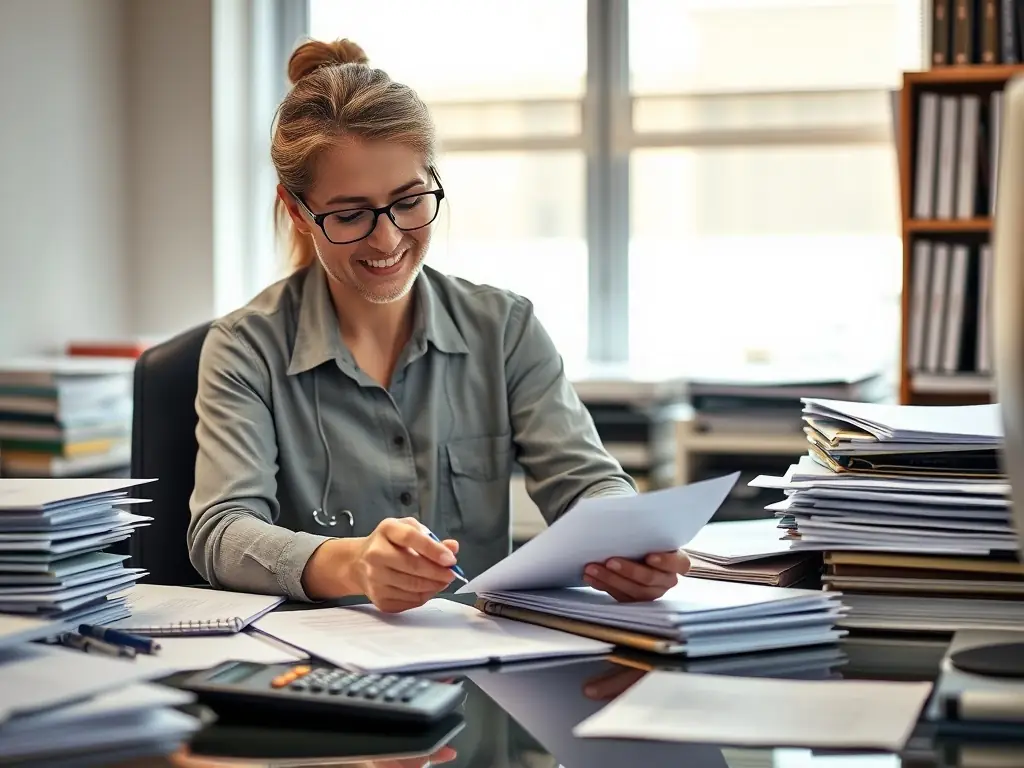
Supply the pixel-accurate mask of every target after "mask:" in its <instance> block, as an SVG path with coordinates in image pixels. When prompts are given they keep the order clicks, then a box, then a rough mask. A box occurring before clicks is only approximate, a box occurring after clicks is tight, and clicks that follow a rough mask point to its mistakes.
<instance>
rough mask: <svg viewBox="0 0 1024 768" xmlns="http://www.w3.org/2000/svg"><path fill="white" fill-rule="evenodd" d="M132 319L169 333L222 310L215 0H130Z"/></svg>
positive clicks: (140, 329) (148, 329)
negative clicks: (218, 292) (217, 278)
mask: <svg viewBox="0 0 1024 768" xmlns="http://www.w3.org/2000/svg"><path fill="white" fill-rule="evenodd" d="M125 7H126V24H127V32H128V34H127V40H128V45H127V48H128V59H129V62H130V65H131V66H130V70H129V71H130V77H129V80H128V109H129V115H128V124H129V126H130V128H129V131H130V144H129V149H128V165H129V168H130V189H131V192H132V201H131V210H132V216H131V223H130V226H129V231H128V243H129V246H128V247H129V252H130V254H131V265H132V269H131V284H132V298H133V302H132V320H133V323H134V328H135V330H136V332H137V333H139V334H142V335H146V336H149V335H166V334H171V333H175V332H177V331H180V330H184V329H185V328H187V327H189V326H191V325H193V324H196V323H200V322H203V321H206V320H210V319H212V318H213V315H214V306H215V305H214V251H213V242H214V240H213V238H214V232H213V122H212V121H213V83H212V75H211V68H212V49H213V38H212V35H213V18H212V11H211V5H210V0H174V2H167V0H126V5H125Z"/></svg>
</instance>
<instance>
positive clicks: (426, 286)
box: [288, 264, 469, 376]
mask: <svg viewBox="0 0 1024 768" xmlns="http://www.w3.org/2000/svg"><path fill="white" fill-rule="evenodd" d="M414 290H415V292H416V294H415V295H416V304H417V309H416V320H415V330H414V331H413V334H414V338H415V337H417V336H418V335H420V334H422V338H423V339H424V340H426V341H429V342H430V343H431V344H433V345H434V346H435V347H436V348H437V349H438V350H440V351H441V352H445V353H447V354H468V353H469V347H467V346H466V340H465V338H464V337H463V335H462V332H461V331H459V328H458V326H457V325H455V321H454V320H453V319H452V316H451V315H450V314H449V312H448V310H447V308H446V307H445V305H444V303H443V302H442V300H441V298H440V296H439V295H438V293H437V288H436V287H435V286H434V285H433V284H432V282H431V278H430V276H429V275H428V274H427V270H426V269H424V270H423V271H422V272H421V273H420V275H419V277H417V278H416V284H415V286H414ZM349 359H350V353H349V352H348V350H347V349H346V347H345V343H344V342H343V341H342V339H341V330H340V329H339V328H338V316H337V314H336V313H335V311H334V304H333V302H332V300H331V293H330V290H329V289H328V287H327V275H325V274H324V271H323V270H322V269H319V268H318V267H317V266H316V265H315V264H314V265H312V266H310V267H308V268H307V274H306V277H305V280H304V281H303V288H302V303H301V305H300V306H299V320H298V328H297V330H296V333H295V341H294V343H293V345H292V355H291V360H290V361H289V364H288V375H289V376H292V375H295V374H298V373H303V372H304V371H308V370H311V369H313V368H316V367H317V366H318V365H322V364H323V363H326V362H327V361H329V360H346V361H348V360H349Z"/></svg>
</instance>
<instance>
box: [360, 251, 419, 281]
mask: <svg viewBox="0 0 1024 768" xmlns="http://www.w3.org/2000/svg"><path fill="white" fill-rule="evenodd" d="M408 253H409V251H408V250H406V251H402V252H401V253H399V254H396V255H394V256H388V257H387V258H386V259H359V264H360V265H361V266H362V268H364V269H366V270H367V271H368V272H370V273H371V274H379V275H386V274H392V273H394V272H396V271H398V270H399V269H400V268H401V262H402V261H403V260H404V259H406V255H407V254H408Z"/></svg>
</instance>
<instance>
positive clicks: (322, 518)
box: [313, 508, 355, 528]
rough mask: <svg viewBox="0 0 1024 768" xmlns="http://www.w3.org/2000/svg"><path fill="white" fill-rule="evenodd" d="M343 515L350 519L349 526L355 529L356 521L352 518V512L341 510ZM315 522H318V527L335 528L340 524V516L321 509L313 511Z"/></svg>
mask: <svg viewBox="0 0 1024 768" xmlns="http://www.w3.org/2000/svg"><path fill="white" fill-rule="evenodd" d="M341 514H342V515H343V516H345V517H347V518H348V524H349V526H350V527H353V528H354V527H355V519H354V518H353V517H352V512H350V511H349V510H347V509H343V510H341ZM313 520H315V521H316V523H317V525H322V526H324V527H325V528H333V527H334V526H336V525H337V524H338V515H337V514H335V513H334V512H325V511H324V510H323V509H321V508H317V509H314V510H313Z"/></svg>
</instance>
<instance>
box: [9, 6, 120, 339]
mask: <svg viewBox="0 0 1024 768" xmlns="http://www.w3.org/2000/svg"><path fill="white" fill-rule="evenodd" d="M122 41H123V14H122V5H121V0H89V1H88V2H82V0H3V2H0V358H2V357H7V356H11V355H20V354H26V353H32V352H37V351H46V350H52V349H56V348H59V347H60V346H61V345H62V344H63V343H64V342H65V341H66V340H67V339H68V338H69V337H72V336H73V337H79V338H81V337H109V336H117V335H119V334H123V333H125V332H127V331H129V330H130V329H131V327H132V320H131V313H132V308H131V298H130V292H129V291H128V290H127V287H128V285H129V278H128V266H127V261H128V259H127V253H128V251H127V242H126V241H127V238H126V231H127V230H126V221H127V209H126V201H127V200H128V185H127V174H126V170H127V166H126V157H125V153H124V152H123V147H124V145H125V141H126V137H127V131H126V121H125V109H126V101H125V88H124V83H125V62H124V55H123V54H124V46H123V44H122Z"/></svg>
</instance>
